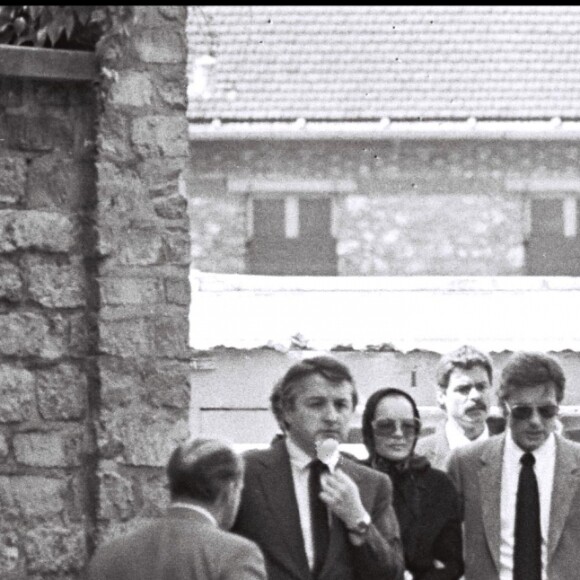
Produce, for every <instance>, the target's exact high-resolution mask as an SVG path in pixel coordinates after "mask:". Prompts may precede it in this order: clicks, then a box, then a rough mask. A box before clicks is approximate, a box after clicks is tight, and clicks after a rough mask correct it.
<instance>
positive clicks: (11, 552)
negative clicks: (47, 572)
mask: <svg viewBox="0 0 580 580" xmlns="http://www.w3.org/2000/svg"><path fill="white" fill-rule="evenodd" d="M25 577H26V562H25V561H24V553H23V551H22V550H21V548H20V546H19V540H18V534H17V533H16V532H15V531H14V530H3V531H0V578H6V580H9V579H10V578H25Z"/></svg>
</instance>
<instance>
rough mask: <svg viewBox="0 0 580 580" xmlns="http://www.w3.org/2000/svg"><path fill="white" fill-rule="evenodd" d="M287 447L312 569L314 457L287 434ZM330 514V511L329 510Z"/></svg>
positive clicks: (333, 466) (308, 558)
mask: <svg viewBox="0 0 580 580" xmlns="http://www.w3.org/2000/svg"><path fill="white" fill-rule="evenodd" d="M285 441H286V447H287V449H288V455H289V456H290V468H291V470H292V480H293V481H294V491H295V492H296V500H297V502H298V513H299V515H300V527H301V528H302V537H303V538H304V549H305V551H306V558H307V560H308V565H309V566H310V569H312V568H313V566H314V539H313V537H312V525H311V522H310V495H309V492H308V475H309V473H310V462H311V461H312V457H310V456H309V455H308V454H307V453H305V452H304V451H303V450H302V449H300V447H298V445H296V443H294V442H293V441H292V439H291V438H290V436H287V437H286V439H285ZM328 467H329V469H330V472H331V473H334V470H335V468H336V462H333V463H331V464H330V465H329V466H328ZM329 516H330V512H329Z"/></svg>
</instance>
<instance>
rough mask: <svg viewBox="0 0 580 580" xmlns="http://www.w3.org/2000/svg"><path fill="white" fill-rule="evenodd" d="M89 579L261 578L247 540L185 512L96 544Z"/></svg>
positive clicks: (259, 560)
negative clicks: (99, 544) (98, 545)
mask: <svg viewBox="0 0 580 580" xmlns="http://www.w3.org/2000/svg"><path fill="white" fill-rule="evenodd" d="M88 578H89V580H266V578H267V577H266V569H265V566H264V558H263V556H262V554H261V552H260V550H259V548H258V547H257V546H256V545H255V544H254V543H252V542H250V541H248V540H246V539H245V538H241V537H240V536H238V535H236V534H232V533H230V532H226V531H225V530H222V529H220V528H218V527H217V526H215V525H214V524H213V523H212V522H210V521H209V520H208V519H207V518H206V517H205V516H204V515H202V514H200V513H197V512H195V511H193V510H190V509H187V508H179V507H175V508H171V507H170V508H169V509H168V511H167V515H166V516H165V517H162V518H159V519H158V520H156V521H154V522H151V523H149V524H146V525H143V526H141V527H140V528H139V529H137V530H135V531H134V532H131V533H129V534H127V535H125V536H122V537H119V538H116V539H114V540H112V541H110V542H109V543H107V544H105V545H103V546H101V547H100V548H99V549H98V550H97V552H96V554H95V556H94V558H93V559H92V560H91V563H90V565H89V576H88Z"/></svg>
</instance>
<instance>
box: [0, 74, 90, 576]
mask: <svg viewBox="0 0 580 580" xmlns="http://www.w3.org/2000/svg"><path fill="white" fill-rule="evenodd" d="M95 104H96V103H95V96H94V94H93V91H92V88H91V86H90V85H87V84H86V83H75V82H70V83H66V82H53V81H41V80H29V79H19V78H1V79H0V136H1V138H0V399H1V401H2V402H1V404H0V511H1V513H2V516H1V519H0V577H2V578H7V577H10V578H11V577H13V575H14V577H18V578H35V579H36V578H38V579H40V578H51V577H53V576H54V575H56V574H60V576H59V577H60V578H69V577H70V578H73V577H75V574H76V573H78V571H79V570H80V569H81V568H82V567H83V565H84V561H85V559H86V557H87V554H88V550H89V549H90V548H89V546H90V541H91V536H92V527H93V524H94V508H93V505H92V501H91V493H92V486H93V482H94V478H93V476H92V473H91V466H92V465H93V464H94V453H95V447H94V440H95V437H94V426H93V424H92V417H91V412H90V405H89V402H88V401H89V399H90V397H91V391H92V390H94V389H95V387H96V383H97V377H96V373H95V368H94V364H93V356H94V353H95V350H96V333H95V328H94V324H93V322H92V321H93V319H94V313H95V301H94V298H95V294H96V289H95V277H94V268H95V242H94V240H95V235H94V228H93V225H94V224H93V222H92V212H93V211H94V206H95V200H96V171H95V167H94V157H95V120H96V117H95Z"/></svg>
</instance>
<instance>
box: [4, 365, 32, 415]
mask: <svg viewBox="0 0 580 580" xmlns="http://www.w3.org/2000/svg"><path fill="white" fill-rule="evenodd" d="M0 400H1V401H2V404H1V405H0V423H14V422H17V421H26V420H27V419H30V418H31V417H32V414H33V411H34V408H35V404H34V375H33V374H32V373H31V372H29V371H27V370H26V369H21V368H17V367H13V366H12V365H6V364H4V365H1V366H0Z"/></svg>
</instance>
